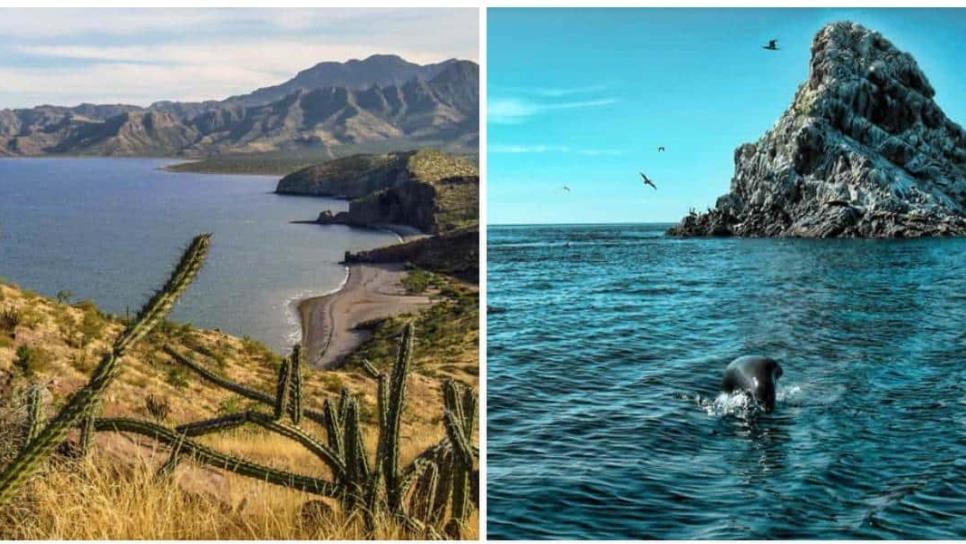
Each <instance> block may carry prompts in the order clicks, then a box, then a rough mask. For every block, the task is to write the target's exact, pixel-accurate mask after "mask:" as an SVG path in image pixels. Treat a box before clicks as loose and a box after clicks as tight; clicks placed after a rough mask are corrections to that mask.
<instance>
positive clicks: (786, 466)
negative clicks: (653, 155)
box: [487, 225, 966, 539]
mask: <svg viewBox="0 0 966 544" xmlns="http://www.w3.org/2000/svg"><path fill="white" fill-rule="evenodd" d="M666 227H667V225H606V226H529V227H490V228H489V235H488V241H489V248H488V253H489V262H488V286H487V292H488V305H489V306H490V312H489V317H488V363H487V364H488V366H487V377H488V381H487V384H488V385H487V387H488V391H487V393H488V412H489V413H488V418H487V423H488V478H487V485H488V492H487V493H488V530H489V535H490V537H491V538H499V539H516V538H574V539H584V538H596V539H611V538H660V539H733V538H747V539H778V538H784V539H790V538H796V539H851V538H872V539H877V538H906V539H934V538H944V539H963V538H966V239H941V240H939V239H937V240H777V239H676V238H670V237H667V236H664V234H663V231H664V229H665V228H666ZM750 353H757V354H763V355H768V356H771V357H774V358H776V359H778V360H780V361H781V363H782V365H783V367H784V376H783V378H782V380H781V382H780V384H779V385H780V387H779V396H778V397H779V400H778V406H777V408H776V411H775V412H773V413H771V414H760V413H755V412H754V411H753V410H748V409H747V407H743V406H742V405H740V404H739V403H735V402H734V400H735V399H728V398H722V397H720V396H719V394H718V385H719V382H720V379H721V373H722V370H723V369H724V367H725V366H726V365H727V364H728V362H729V361H730V360H731V359H733V358H735V357H737V356H739V355H742V354H750Z"/></svg>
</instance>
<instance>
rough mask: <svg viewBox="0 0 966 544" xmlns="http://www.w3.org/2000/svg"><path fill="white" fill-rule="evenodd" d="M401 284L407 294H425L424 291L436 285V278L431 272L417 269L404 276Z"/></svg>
mask: <svg viewBox="0 0 966 544" xmlns="http://www.w3.org/2000/svg"><path fill="white" fill-rule="evenodd" d="M402 284H403V287H405V288H406V292H407V293H410V294H419V293H425V292H426V289H429V287H431V286H434V285H436V278H435V276H433V273H432V272H427V271H426V270H422V269H419V268H417V269H415V270H413V271H412V272H410V273H409V274H406V277H405V278H403V280H402Z"/></svg>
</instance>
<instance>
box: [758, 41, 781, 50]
mask: <svg viewBox="0 0 966 544" xmlns="http://www.w3.org/2000/svg"><path fill="white" fill-rule="evenodd" d="M761 48H762V49H767V50H769V51H778V40H768V45H763V46H761Z"/></svg>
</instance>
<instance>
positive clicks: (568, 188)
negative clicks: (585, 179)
mask: <svg viewBox="0 0 966 544" xmlns="http://www.w3.org/2000/svg"><path fill="white" fill-rule="evenodd" d="M563 190H564V191H567V192H568V193H569V192H570V187H567V186H566V185H564V186H563Z"/></svg>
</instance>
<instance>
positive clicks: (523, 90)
mask: <svg viewBox="0 0 966 544" xmlns="http://www.w3.org/2000/svg"><path fill="white" fill-rule="evenodd" d="M493 89H494V90H496V91H499V92H502V93H505V94H523V95H531V96H541V97H544V98H563V97H565V96H573V95H580V94H591V93H600V92H604V91H606V90H607V86H606V85H591V86H588V87H502V86H499V85H497V86H494V87H493Z"/></svg>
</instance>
